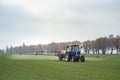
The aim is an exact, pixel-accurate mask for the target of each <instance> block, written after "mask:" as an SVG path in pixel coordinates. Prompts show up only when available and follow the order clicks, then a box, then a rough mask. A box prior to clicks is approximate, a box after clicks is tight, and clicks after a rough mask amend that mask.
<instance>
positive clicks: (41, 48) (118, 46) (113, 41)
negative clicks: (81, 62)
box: [5, 34, 120, 54]
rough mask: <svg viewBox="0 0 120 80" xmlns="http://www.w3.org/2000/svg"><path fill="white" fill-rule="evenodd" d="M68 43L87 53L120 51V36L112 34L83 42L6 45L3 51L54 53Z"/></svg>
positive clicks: (64, 47)
mask: <svg viewBox="0 0 120 80" xmlns="http://www.w3.org/2000/svg"><path fill="white" fill-rule="evenodd" d="M70 44H77V45H80V48H81V49H83V50H84V53H86V54H89V53H90V52H92V53H93V54H100V52H102V54H106V51H107V50H109V51H110V54H113V51H114V50H116V53H117V54H119V53H120V36H119V35H117V36H115V37H114V36H113V35H112V34H111V35H109V37H100V38H97V39H96V40H87V41H84V42H80V41H72V42H71V41H69V42H59V43H56V42H51V43H49V44H44V45H43V44H38V45H30V46H27V45H25V43H23V45H22V46H16V47H12V46H11V47H6V52H5V53H14V54H25V53H28V54H44V53H48V54H51V53H56V52H57V51H59V50H64V49H66V46H68V45H70Z"/></svg>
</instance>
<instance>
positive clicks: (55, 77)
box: [0, 55, 120, 80]
mask: <svg viewBox="0 0 120 80" xmlns="http://www.w3.org/2000/svg"><path fill="white" fill-rule="evenodd" d="M10 56H11V55H0V80H120V55H100V56H99V58H96V57H95V56H91V55H86V62H85V63H82V62H76V63H73V62H65V61H62V62H61V61H58V60H52V59H51V60H48V59H46V60H45V59H43V60H41V59H38V60H37V59H36V60H33V59H26V60H25V59H23V60H20V59H11V58H10ZM101 59H102V60H101Z"/></svg>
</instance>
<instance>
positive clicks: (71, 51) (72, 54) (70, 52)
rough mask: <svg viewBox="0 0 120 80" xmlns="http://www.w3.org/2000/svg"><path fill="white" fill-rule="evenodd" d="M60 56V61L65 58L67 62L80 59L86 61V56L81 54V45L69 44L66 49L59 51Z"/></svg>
mask: <svg viewBox="0 0 120 80" xmlns="http://www.w3.org/2000/svg"><path fill="white" fill-rule="evenodd" d="M58 57H59V60H60V61H62V60H63V59H65V60H66V61H67V62H69V61H72V62H79V60H81V62H85V56H84V55H82V56H80V48H79V45H70V46H67V49H66V50H61V51H58Z"/></svg>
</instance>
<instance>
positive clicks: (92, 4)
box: [0, 0, 120, 49]
mask: <svg viewBox="0 0 120 80" xmlns="http://www.w3.org/2000/svg"><path fill="white" fill-rule="evenodd" d="M109 34H113V35H120V0H0V48H1V49H3V48H5V47H6V46H11V45H12V46H19V45H22V43H23V42H24V43H26V45H31V44H40V43H42V44H46V43H50V42H53V41H54V42H63V41H73V40H80V41H85V40H88V39H89V40H94V39H96V38H98V37H104V36H108V35H109Z"/></svg>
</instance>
